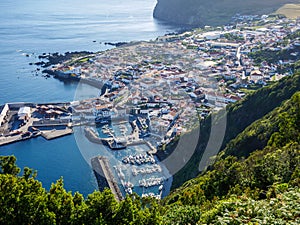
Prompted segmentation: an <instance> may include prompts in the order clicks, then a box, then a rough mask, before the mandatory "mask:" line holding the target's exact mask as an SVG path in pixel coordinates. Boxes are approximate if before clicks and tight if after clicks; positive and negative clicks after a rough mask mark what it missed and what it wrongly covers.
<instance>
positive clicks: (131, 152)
mask: <svg viewBox="0 0 300 225" xmlns="http://www.w3.org/2000/svg"><path fill="white" fill-rule="evenodd" d="M132 127H133V128H136V129H138V128H137V127H135V126H134V125H133V126H130V124H129V122H126V121H125V122H124V121H123V122H121V123H120V122H118V123H110V124H105V125H101V126H96V127H85V128H84V133H85V135H86V137H87V139H88V140H89V141H91V142H93V143H95V144H100V145H102V146H103V145H104V146H106V147H107V151H108V153H109V154H111V155H110V156H109V157H106V159H107V162H106V163H107V164H108V165H109V166H110V167H112V168H114V169H113V170H112V171H111V172H109V173H104V172H103V173H101V174H102V176H104V177H99V174H98V175H97V176H96V178H97V180H98V184H99V185H102V186H101V187H100V186H99V189H100V190H101V189H102V188H103V185H104V186H105V185H108V184H107V182H103V179H104V180H112V181H114V182H116V184H117V185H118V188H119V190H120V191H121V193H122V196H123V197H124V196H125V195H126V194H132V193H133V192H136V193H138V194H139V195H141V196H142V195H145V196H153V197H156V198H162V196H163V195H164V194H165V193H167V191H168V190H169V188H165V187H164V184H165V183H166V184H167V186H169V185H170V181H171V180H168V179H166V176H169V175H166V168H162V166H161V165H160V164H158V163H159V162H158V160H157V158H156V157H155V156H154V155H153V154H151V153H149V152H151V150H152V148H153V146H152V145H151V144H150V143H147V142H146V141H145V140H142V139H139V138H136V137H131V135H134V134H135V133H136V132H138V131H137V130H135V129H132ZM117 140H118V141H120V140H122V143H123V144H122V146H121V147H120V148H115V146H112V145H110V144H109V142H113V141H117ZM115 150H117V151H115ZM106 176H108V177H106Z"/></svg>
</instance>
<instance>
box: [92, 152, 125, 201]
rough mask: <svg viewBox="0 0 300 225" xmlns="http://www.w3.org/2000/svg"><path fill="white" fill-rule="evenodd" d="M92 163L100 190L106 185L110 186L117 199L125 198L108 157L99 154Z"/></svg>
mask: <svg viewBox="0 0 300 225" xmlns="http://www.w3.org/2000/svg"><path fill="white" fill-rule="evenodd" d="M91 164H92V168H93V171H94V173H95V176H96V179H97V182H98V187H99V190H100V191H103V189H104V188H105V187H109V188H110V190H111V192H112V193H113V195H114V196H115V198H116V200H117V201H121V200H122V199H123V195H122V193H121V191H120V188H119V186H118V183H117V182H116V181H115V179H114V176H113V173H112V171H111V169H110V166H109V163H108V159H107V157H104V156H97V157H95V158H92V159H91Z"/></svg>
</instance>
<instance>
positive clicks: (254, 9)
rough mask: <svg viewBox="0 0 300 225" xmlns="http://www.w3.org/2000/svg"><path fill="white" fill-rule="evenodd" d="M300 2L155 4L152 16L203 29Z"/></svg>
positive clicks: (163, 0) (180, 0) (175, 0)
mask: <svg viewBox="0 0 300 225" xmlns="http://www.w3.org/2000/svg"><path fill="white" fill-rule="evenodd" d="M287 3H300V1H299V0H210V1H207V0H158V1H157V4H156V6H155V9H154V13H153V16H154V18H156V19H159V20H163V21H166V22H170V23H175V24H182V25H192V26H203V25H212V26H217V25H223V24H226V23H228V22H230V20H231V18H232V16H234V15H235V14H237V13H239V14H242V15H243V14H244V15H254V14H258V15H262V14H269V13H272V12H275V11H276V10H277V9H279V8H280V7H281V6H283V5H284V4H287Z"/></svg>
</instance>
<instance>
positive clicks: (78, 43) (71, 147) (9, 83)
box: [0, 0, 172, 196]
mask: <svg viewBox="0 0 300 225" xmlns="http://www.w3.org/2000/svg"><path fill="white" fill-rule="evenodd" d="M47 2H48V1H45V2H36V1H32V0H30V1H29V2H28V4H24V3H23V2H21V1H19V0H18V1H16V2H10V1H6V0H4V1H2V2H1V3H0V4H1V7H2V9H3V13H2V14H1V15H0V17H1V21H3V23H1V25H0V26H1V29H2V30H3V31H5V33H3V35H2V38H3V43H5V45H4V44H3V45H2V48H1V50H0V51H1V60H0V64H1V68H2V73H1V76H0V81H1V82H0V86H1V91H2V93H3V95H1V97H0V104H5V103H6V102H37V103H41V102H42V103H45V104H52V103H64V102H71V101H77V100H82V99H87V98H92V97H94V96H96V95H97V93H98V92H99V90H97V89H96V88H94V87H91V86H90V85H89V84H83V83H82V82H80V83H78V82H71V81H68V80H58V79H55V78H53V77H44V76H43V75H42V74H41V73H40V72H39V71H37V68H39V67H38V66H31V65H29V64H30V63H33V64H34V63H35V62H36V61H37V59H36V58H37V56H38V55H41V54H43V53H44V52H45V53H49V52H51V53H53V52H60V53H64V52H67V51H80V50H88V51H93V52H96V51H100V50H106V49H109V48H111V46H106V45H104V43H105V42H120V41H132V40H135V39H137V40H149V39H151V38H156V37H157V36H159V35H163V34H164V33H166V32H171V31H172V28H170V27H168V26H165V25H160V24H157V23H156V22H154V21H153V19H152V17H151V16H150V15H151V14H152V7H153V6H154V3H155V2H154V1H145V2H143V3H140V2H138V1H129V2H126V3H125V2H120V1H111V2H109V3H108V2H107V3H105V2H103V3H101V4H96V7H95V8H94V9H93V10H90V9H87V8H86V6H87V5H86V4H85V3H82V2H81V1H77V0H75V1H73V2H72V6H73V7H75V8H76V12H75V11H74V10H73V9H71V8H70V7H68V6H69V3H67V2H61V1H57V0H55V1H54V2H53V1H52V2H51V4H48V3H47ZM90 2H92V3H93V2H95V1H90ZM98 5H99V7H98ZM114 5H118V6H120V5H122V6H124V7H125V8H127V7H128V9H129V11H128V12H127V13H126V14H124V15H120V14H118V13H117V12H116V11H114V7H113V6H114ZM107 10H108V11H111V10H113V11H112V14H111V15H109V17H107V15H106V14H105V12H106V11H107ZM129 16H130V17H129ZM131 16H132V17H131ZM136 19H138V22H137V21H136ZM108 20H109V21H108ZM133 21H134V24H135V26H134V27H133V26H132V22H133ZM95 23H97V24H99V26H95ZM137 27H138V29H137ZM145 27H147V29H145ZM83 30H84V31H86V32H82V31H83ZM137 30H138V32H137ZM12 37H13V38H12ZM93 40H96V41H97V42H95V43H94V42H93ZM101 43H102V44H101ZM26 55H28V57H27V56H26ZM33 93H34V94H33ZM93 122H94V121H93ZM79 123H80V121H78V120H77V121H73V130H74V133H73V134H70V135H66V136H62V137H60V138H56V139H52V140H51V141H47V140H45V139H44V138H43V137H42V136H41V135H39V136H37V137H36V138H29V139H26V141H25V140H20V141H17V142H13V143H10V144H7V145H2V146H1V147H0V152H1V155H15V156H16V157H17V165H18V166H19V167H21V168H23V167H25V166H28V167H30V168H33V169H34V170H37V171H38V176H37V178H38V179H39V180H40V181H41V182H42V183H43V187H45V188H46V189H49V188H50V186H51V183H53V182H55V181H56V180H57V179H59V178H60V177H61V176H62V177H63V178H64V184H65V188H66V189H67V190H68V191H72V192H76V191H79V192H80V193H82V194H84V196H87V195H88V194H89V193H92V192H93V191H94V190H95V189H97V183H96V180H95V177H94V174H93V173H92V170H91V168H90V166H91V165H90V158H92V157H93V156H96V155H99V154H105V151H106V150H105V149H103V148H104V146H100V147H96V146H94V145H92V146H90V145H88V147H91V148H88V147H87V148H81V147H78V145H77V143H76V139H77V137H76V136H77V134H75V131H76V130H77V128H78V126H77V125H78V124H79ZM40 128H41V129H43V127H40ZM48 128H49V130H52V129H53V128H52V127H51V126H49V127H48ZM57 129H61V128H57ZM0 133H1V132H0ZM80 135H82V136H83V137H84V134H83V133H82V134H81V133H80V134H78V136H80ZM78 138H79V139H80V138H82V137H78ZM82 139H83V138H82ZM85 155H88V156H89V157H87V159H85Z"/></svg>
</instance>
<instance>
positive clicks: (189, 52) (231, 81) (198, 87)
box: [63, 16, 300, 140]
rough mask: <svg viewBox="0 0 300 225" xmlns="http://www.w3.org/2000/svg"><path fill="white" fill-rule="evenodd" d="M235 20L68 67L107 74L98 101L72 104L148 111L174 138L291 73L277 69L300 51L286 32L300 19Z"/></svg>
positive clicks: (101, 110)
mask: <svg viewBox="0 0 300 225" xmlns="http://www.w3.org/2000/svg"><path fill="white" fill-rule="evenodd" d="M236 21H238V23H237V24H236V25H235V26H224V27H222V28H221V27H219V28H210V27H206V28H205V29H206V30H204V31H203V30H199V29H196V30H194V31H189V32H185V33H183V34H176V35H166V36H163V37H159V38H158V39H157V40H155V41H150V42H139V43H135V44H130V45H128V46H124V47H121V48H115V49H112V50H109V51H105V52H102V53H99V54H96V55H94V56H93V58H91V59H90V60H88V61H86V62H84V63H80V64H79V65H77V66H76V65H73V67H72V68H71V67H68V70H66V71H67V73H70V74H76V77H78V76H80V77H81V78H82V79H86V78H93V79H95V80H103V81H105V82H104V85H103V87H102V90H101V93H100V96H101V101H100V102H98V103H97V102H96V101H99V100H93V101H86V102H85V103H84V104H80V105H78V106H77V107H74V108H75V109H76V110H77V111H78V112H79V111H80V108H82V110H83V111H86V110H90V113H94V114H96V115H100V114H101V115H102V117H107V115H108V114H107V113H108V112H109V113H111V115H119V114H120V113H121V111H122V113H123V114H126V113H130V114H132V115H141V118H143V116H142V115H144V116H145V115H146V117H147V118H149V119H150V121H151V131H149V132H152V133H153V134H154V135H158V136H161V135H162V134H166V136H165V138H172V137H174V134H175V135H176V134H178V133H181V132H182V131H186V130H189V129H191V128H192V127H193V126H194V125H195V124H194V121H193V120H192V119H191V118H197V117H198V116H200V117H205V116H207V115H208V114H209V112H210V111H211V110H215V109H218V108H222V107H225V106H226V105H227V104H228V103H232V102H235V101H238V100H239V99H241V98H242V97H243V96H244V95H245V93H244V89H247V88H251V87H253V86H263V85H267V84H268V82H269V81H273V80H278V79H281V78H282V77H284V76H287V75H290V74H291V72H292V71H289V70H279V68H282V67H283V66H285V65H289V64H291V63H294V62H295V61H296V60H298V59H299V57H300V56H299V52H300V51H299V48H300V40H299V35H298V36H296V38H288V37H289V35H291V34H295V32H298V33H299V30H300V24H299V20H296V21H295V20H289V19H286V18H280V17H278V18H277V17H269V16H262V17H258V16H237V18H236ZM265 50H267V51H272V53H274V54H277V53H278V54H279V53H281V52H282V51H285V52H287V53H288V56H290V57H288V59H279V60H275V61H267V60H263V61H261V62H257V60H256V59H255V57H253V53H255V52H259V51H265ZM63 66H66V65H63ZM195 109H197V110H195ZM105 110H106V111H105ZM196 112H197V113H196ZM104 114H105V115H104ZM191 121H193V122H191ZM164 140H165V139H164Z"/></svg>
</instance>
